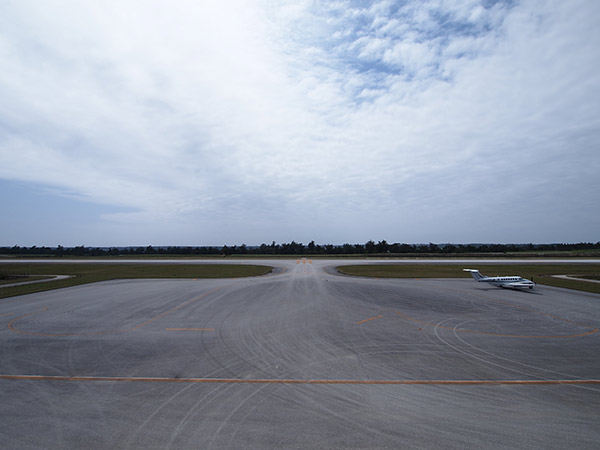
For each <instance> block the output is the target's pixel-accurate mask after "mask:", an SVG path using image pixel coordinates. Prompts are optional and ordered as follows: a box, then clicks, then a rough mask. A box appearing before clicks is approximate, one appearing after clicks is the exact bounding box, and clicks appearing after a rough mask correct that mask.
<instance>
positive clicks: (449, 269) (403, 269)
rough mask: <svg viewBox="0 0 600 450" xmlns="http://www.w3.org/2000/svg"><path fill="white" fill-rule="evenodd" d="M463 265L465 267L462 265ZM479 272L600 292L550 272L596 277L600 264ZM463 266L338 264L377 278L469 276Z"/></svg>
mask: <svg viewBox="0 0 600 450" xmlns="http://www.w3.org/2000/svg"><path fill="white" fill-rule="evenodd" d="M464 267H465V268H466V267H468V266H464ZM472 268H477V269H479V270H480V271H481V273H483V274H485V275H490V276H496V275H497V276H509V275H520V276H522V277H524V278H528V279H530V280H531V279H533V281H534V282H536V283H538V284H545V285H548V286H556V287H561V288H567V289H576V290H580V291H586V292H593V293H596V294H600V284H598V283H590V282H586V281H576V280H563V279H559V278H553V277H552V276H551V275H571V276H575V277H577V276H580V277H582V278H584V277H585V278H591V279H593V278H596V279H597V277H598V276H599V274H600V264H577V265H575V264H568V265H567V264H522V265H519V264H514V265H512V264H511V265H500V264H494V265H487V264H486V265H481V266H478V267H472ZM462 269H463V266H458V265H450V264H448V265H443V264H435V265H434V264H431V265H426V264H369V265H352V266H338V267H337V270H338V272H340V273H342V274H344V275H354V276H362V277H377V278H471V275H470V274H469V273H467V272H463V270H462Z"/></svg>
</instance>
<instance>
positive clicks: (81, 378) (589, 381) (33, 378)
mask: <svg viewBox="0 0 600 450" xmlns="http://www.w3.org/2000/svg"><path fill="white" fill-rule="evenodd" d="M0 380H22V381H88V382H89V381H109V382H117V381H130V382H136V381H137V382H145V383H222V384H373V385H386V384H392V385H394V384H395V385H463V386H470V385H548V384H554V385H556V384H566V385H578V384H600V380H597V379H581V380H311V379H294V378H292V379H285V378H284V379H281V378H166V377H91V376H61V375H0Z"/></svg>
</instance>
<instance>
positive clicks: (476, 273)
mask: <svg viewBox="0 0 600 450" xmlns="http://www.w3.org/2000/svg"><path fill="white" fill-rule="evenodd" d="M463 270H464V271H465V272H471V276H472V277H473V278H474V279H476V280H478V281H479V280H481V279H482V278H484V277H483V275H481V274H480V273H479V270H477V269H463Z"/></svg>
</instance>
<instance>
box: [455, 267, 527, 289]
mask: <svg viewBox="0 0 600 450" xmlns="http://www.w3.org/2000/svg"><path fill="white" fill-rule="evenodd" d="M463 270H464V271H465V272H471V275H472V276H473V278H474V279H475V280H476V281H478V282H481V283H490V284H491V285H494V286H498V287H502V288H511V289H533V288H534V287H535V283H534V282H533V281H531V280H528V279H527V278H523V277H520V276H517V275H514V276H508V277H486V276H484V275H481V273H479V270H477V269H463Z"/></svg>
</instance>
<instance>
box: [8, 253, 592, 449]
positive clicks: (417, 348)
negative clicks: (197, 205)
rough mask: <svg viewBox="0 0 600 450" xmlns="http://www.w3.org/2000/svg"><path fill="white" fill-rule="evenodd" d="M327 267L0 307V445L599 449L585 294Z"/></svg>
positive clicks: (294, 267)
mask: <svg viewBox="0 0 600 450" xmlns="http://www.w3.org/2000/svg"><path fill="white" fill-rule="evenodd" d="M271 263H273V262H271ZM332 264H335V262H331V261H326V260H319V261H312V262H309V261H307V260H305V261H300V262H298V261H295V260H281V261H278V262H277V263H276V265H278V266H280V267H283V268H285V269H286V270H285V271H283V273H281V274H277V275H269V276H265V277H257V278H248V279H228V280H135V281H113V282H104V283H97V284H94V285H85V286H78V287H72V288H67V289H62V290H57V291H49V292H43V293H38V294H32V295H27V296H20V297H13V298H7V299H3V300H0V321H1V323H2V325H1V326H0V361H1V373H0V392H1V398H2V402H1V403H0V417H1V420H0V439H1V441H0V446H1V447H2V448H9V449H12V448H15V449H17V448H18V449H22V448H34V449H35V448H39V449H48V448H56V449H58V448H98V449H105V448H140V449H141V448H144V449H147V448H172V449H180V448H202V449H207V448H215V449H217V448H218V449H222V448H227V449H230V448H234V449H235V448H298V449H300V448H302V449H304V448H309V449H311V448H314V449H317V448H328V449H334V448H390V449H392V448H394V449H395V448H456V449H458V448H490V449H491V448H522V449H537V448H557V449H558V448H561V449H562V448H579V449H583V448H598V442H599V440H600V414H599V413H600V383H599V380H600V360H599V359H598V354H599V350H600V332H598V327H599V326H600V296H599V295H594V294H587V293H582V292H575V291H568V290H563V289H558V288H551V287H545V286H538V287H537V288H536V289H535V290H534V291H532V292H530V291H527V292H521V291H512V290H503V289H499V288H495V287H489V286H481V285H480V284H478V283H475V282H473V281H472V280H470V279H450V280H447V279H446V280H435V279H433V280H424V279H422V280H416V279H406V280H404V279H396V280H383V279H366V278H352V277H343V276H338V275H334V274H333V273H332V272H331V269H330V268H328V266H331V265H332ZM326 269H327V270H326Z"/></svg>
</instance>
